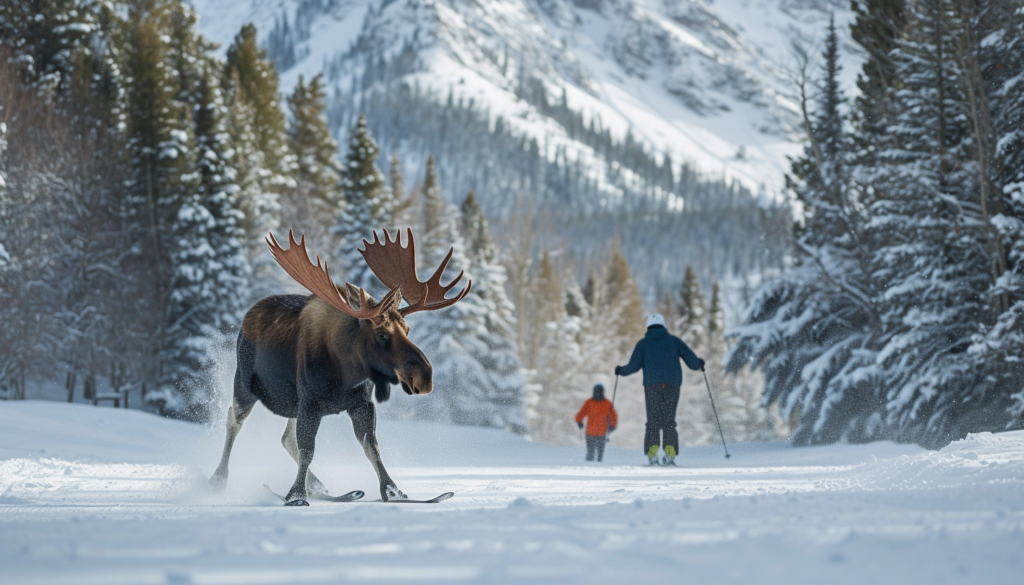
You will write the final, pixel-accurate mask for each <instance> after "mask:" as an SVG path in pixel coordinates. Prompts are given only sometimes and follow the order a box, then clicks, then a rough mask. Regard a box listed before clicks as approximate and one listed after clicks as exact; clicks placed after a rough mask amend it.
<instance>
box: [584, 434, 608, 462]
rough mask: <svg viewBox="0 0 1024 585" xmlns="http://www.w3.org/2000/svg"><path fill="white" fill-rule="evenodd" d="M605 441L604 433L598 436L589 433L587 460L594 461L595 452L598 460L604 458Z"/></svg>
mask: <svg viewBox="0 0 1024 585" xmlns="http://www.w3.org/2000/svg"><path fill="white" fill-rule="evenodd" d="M605 442H606V441H605V438H604V435H599V436H597V437H591V436H590V435H587V461H593V460H594V454H595V453H596V454H597V460H598V461H600V460H602V459H604V444H605Z"/></svg>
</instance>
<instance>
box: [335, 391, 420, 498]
mask: <svg viewBox="0 0 1024 585" xmlns="http://www.w3.org/2000/svg"><path fill="white" fill-rule="evenodd" d="M348 415H349V418H351V419H352V430H354V431H355V433H356V440H358V441H359V444H360V445H362V446H363V453H365V454H366V458H367V459H369V460H370V463H371V464H372V465H373V469H374V471H376V472H377V479H378V480H379V481H380V499H382V500H384V501H385V502H386V501H388V500H392V499H398V500H404V499H405V498H406V497H407V496H406V495H405V494H404V493H402V490H400V489H398V486H397V485H395V481H394V480H393V479H391V476H390V475H388V471H387V470H386V469H384V463H383V462H382V461H381V460H380V447H379V446H378V445H377V429H376V427H377V412H376V409H375V408H374V406H373V403H372V402H366V403H364V404H362V405H360V406H358V407H356V408H353V409H351V410H349V411H348Z"/></svg>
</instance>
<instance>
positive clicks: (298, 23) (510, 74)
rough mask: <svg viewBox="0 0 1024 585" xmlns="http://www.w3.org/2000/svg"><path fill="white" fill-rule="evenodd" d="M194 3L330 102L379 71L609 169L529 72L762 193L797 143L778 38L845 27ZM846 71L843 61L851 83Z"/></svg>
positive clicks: (808, 9)
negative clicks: (313, 82) (323, 79)
mask: <svg viewBox="0 0 1024 585" xmlns="http://www.w3.org/2000/svg"><path fill="white" fill-rule="evenodd" d="M193 3H194V5H195V6H196V8H197V10H198V12H199V14H200V16H201V19H202V20H201V28H202V30H203V32H204V34H205V35H206V36H208V37H209V38H211V39H212V40H214V41H217V42H219V43H221V44H222V45H223V46H226V45H227V44H228V43H230V41H231V39H232V38H233V36H234V35H235V33H236V32H237V31H238V29H239V27H240V26H241V25H242V24H244V23H246V22H254V23H255V24H256V25H257V27H258V29H259V31H260V37H261V39H264V40H265V41H264V42H265V43H266V44H267V46H268V47H269V48H270V52H271V56H272V57H273V58H275V60H276V61H277V62H278V64H279V66H280V68H281V69H282V87H283V89H284V90H285V91H287V89H288V88H289V87H290V86H292V85H293V84H294V83H295V82H296V80H297V79H298V77H299V76H300V75H303V76H305V77H306V78H309V77H310V76H312V75H315V74H317V73H320V72H325V73H326V74H327V79H328V81H329V87H332V88H333V89H334V91H335V92H336V93H337V94H342V93H346V92H350V93H354V90H355V88H356V87H357V86H360V87H365V80H366V79H367V77H368V76H372V75H374V74H375V71H374V69H376V68H379V67H381V66H382V64H385V63H386V64H387V66H388V67H389V68H390V71H391V74H390V75H391V77H390V78H389V79H388V80H387V81H388V82H391V81H394V80H395V79H396V78H398V79H401V81H403V82H405V83H408V84H409V85H410V86H417V85H418V87H419V88H420V89H421V90H422V91H424V92H427V93H432V94H434V95H436V96H442V97H446V96H449V95H450V96H453V98H454V99H456V100H458V99H461V100H463V101H464V102H467V103H468V102H469V100H474V103H476V104H478V105H481V106H482V107H483V108H485V109H486V110H487V111H488V112H489V115H490V116H492V117H497V116H501V117H502V118H503V120H504V121H505V123H506V124H508V125H509V126H511V130H512V131H513V132H516V133H519V134H520V135H524V136H530V137H533V138H535V139H537V140H538V142H540V143H541V144H543V145H544V150H545V152H551V153H555V152H562V153H563V155H565V156H567V158H568V159H569V160H578V161H582V162H583V163H584V166H585V167H587V168H590V169H596V168H598V167H601V166H603V164H602V163H607V161H604V160H602V155H601V154H599V153H598V152H597V151H595V150H594V149H593V148H592V147H591V146H588V145H587V144H585V143H584V142H583V141H580V140H578V139H577V138H575V137H573V136H572V132H571V131H570V130H568V129H567V128H566V127H565V124H560V123H558V122H557V121H555V120H553V119H552V118H551V117H550V116H549V115H546V114H545V113H544V112H543V111H542V110H543V108H538V107H536V104H535V103H531V102H530V100H526V99H522V95H521V94H522V92H521V89H522V87H523V83H524V78H528V80H529V81H530V82H531V83H536V82H540V84H541V85H542V86H543V88H544V89H545V90H546V94H547V95H548V96H550V97H551V98H552V99H558V98H561V99H563V100H564V103H565V104H566V105H567V106H568V107H569V108H570V109H571V110H573V111H575V112H579V113H580V114H582V116H583V119H584V120H585V122H586V123H590V122H595V123H597V124H598V125H599V126H600V127H602V128H605V129H608V130H610V131H611V133H612V135H613V136H614V137H615V138H616V139H617V140H623V139H624V137H625V136H626V134H627V132H630V133H631V134H632V137H633V138H635V139H638V140H640V141H641V142H643V143H644V144H645V145H647V146H648V147H649V148H651V150H652V151H653V152H658V153H668V154H670V155H671V158H672V160H673V161H676V162H677V163H678V162H688V163H689V164H690V166H691V167H693V168H695V169H697V170H699V171H701V172H703V173H705V174H708V175H713V176H719V177H721V176H724V177H726V178H730V179H736V180H738V181H740V182H741V183H742V184H744V185H745V186H747V187H748V188H749V189H750V190H752V191H757V190H759V189H761V188H762V187H763V188H765V189H766V190H767V191H768V192H778V191H779V190H780V188H781V185H782V177H783V172H784V171H785V170H786V168H787V166H788V165H787V162H786V156H787V155H788V154H792V153H794V152H795V151H796V149H797V147H796V146H795V145H794V144H793V143H792V142H790V140H789V139H790V138H791V137H792V136H793V135H794V130H795V128H796V123H797V119H798V117H797V105H796V101H795V99H794V95H793V94H794V91H793V84H792V81H791V79H790V75H791V73H790V70H791V68H792V59H791V52H790V43H791V41H793V40H803V41H804V42H805V43H806V44H808V45H811V46H813V41H814V39H817V38H821V37H822V36H823V31H824V28H825V26H826V23H827V21H828V15H829V13H830V12H832V11H834V12H835V15H836V20H837V24H839V25H840V29H841V30H843V31H845V28H846V27H845V26H843V25H844V24H845V23H846V22H847V21H848V19H849V18H850V13H849V4H848V2H846V1H845V0H251V1H248V2H245V1H241V2H224V1H223V0H193ZM855 68H856V67H855V66H854V65H853V64H852V63H849V62H848V63H847V67H846V78H847V81H848V82H850V81H852V78H853V74H854V70H855ZM361 84H362V85H361ZM848 85H852V83H848ZM338 130H342V129H338ZM342 134H343V132H342ZM552 156H554V154H552ZM658 156H660V155H658ZM593 175H594V178H595V179H596V180H598V181H602V180H604V179H602V176H603V175H604V173H602V172H597V171H594V172H593ZM627 179H628V177H627Z"/></svg>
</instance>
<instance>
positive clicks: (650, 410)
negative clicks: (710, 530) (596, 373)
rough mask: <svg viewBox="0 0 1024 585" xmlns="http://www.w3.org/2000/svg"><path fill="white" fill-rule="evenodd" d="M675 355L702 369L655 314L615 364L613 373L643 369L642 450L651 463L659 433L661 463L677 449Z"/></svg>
mask: <svg viewBox="0 0 1024 585" xmlns="http://www.w3.org/2000/svg"><path fill="white" fill-rule="evenodd" d="M679 358H682V359H683V361H684V362H686V366H687V367H688V368H690V369H691V370H703V369H704V360H702V359H701V358H699V357H697V355H696V354H695V353H693V350H691V349H690V348H689V347H688V346H687V345H686V344H685V343H683V340H682V339H679V338H678V337H675V336H674V335H670V334H669V332H668V329H665V318H664V317H662V316H661V315H659V314H657V313H655V314H653V315H651V316H650V317H648V318H647V335H645V336H644V338H643V339H641V340H640V341H639V342H637V344H636V348H635V349H633V356H632V357H630V358H629V363H628V364H626V365H624V366H616V367H615V375H616V376H629V375H631V374H635V373H636V372H637V371H639V370H641V369H643V371H644V401H645V402H646V405H647V432H646V433H645V434H644V452H645V453H647V460H648V462H649V463H650V464H651V465H657V464H658V447H659V445H658V443H659V434H663V435H664V436H663V437H661V438H660V441H661V442H662V444H663V445H664V449H665V461H664V464H665V465H675V458H676V454H677V453H678V452H679V433H678V432H677V431H676V407H677V406H678V405H679V387H680V386H682V384H683V369H682V368H681V367H680V366H679Z"/></svg>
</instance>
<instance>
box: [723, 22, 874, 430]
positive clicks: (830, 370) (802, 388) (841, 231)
mask: <svg viewBox="0 0 1024 585" xmlns="http://www.w3.org/2000/svg"><path fill="white" fill-rule="evenodd" d="M838 56H839V55H838V38H837V35H836V32H835V27H834V24H831V23H830V25H829V28H828V31H827V36H826V43H825V51H824V53H823V60H824V67H823V73H824V76H825V78H826V79H825V81H824V82H823V83H821V84H820V87H821V91H820V92H819V94H818V97H817V99H816V100H814V101H815V103H816V104H817V108H816V109H813V110H812V107H811V99H812V97H813V96H812V94H811V92H810V85H811V84H810V81H809V80H808V78H807V77H808V66H807V64H806V63H804V66H803V68H802V69H801V73H802V75H801V79H800V83H799V85H798V90H799V92H800V97H801V106H802V114H803V121H804V130H805V133H806V137H807V141H808V144H807V145H806V146H805V148H804V153H803V155H802V156H801V157H799V158H797V159H795V160H794V161H793V163H792V169H791V175H789V176H788V177H787V186H788V188H789V189H790V190H791V191H792V192H793V194H794V195H795V196H796V198H797V200H798V201H799V202H800V203H801V207H802V210H803V214H802V217H801V218H800V220H801V222H800V224H799V225H798V228H797V230H796V234H795V236H796V239H795V244H796V248H797V249H796V252H797V254H796V263H795V265H794V266H792V267H791V268H789V269H787V270H786V271H784V272H783V273H782V274H780V275H778V276H776V277H775V278H773V279H771V280H769V281H767V282H766V283H765V284H763V285H762V286H761V288H760V289H759V290H758V291H757V293H756V294H755V295H754V297H753V299H752V300H751V302H750V305H749V307H748V309H747V314H746V316H745V317H744V322H743V324H742V325H741V326H739V327H737V328H736V329H735V330H734V331H733V334H732V336H733V337H734V338H735V339H736V344H735V346H734V347H733V348H732V349H731V351H730V352H729V355H728V357H727V366H728V370H729V371H730V372H732V373H736V372H740V371H741V370H742V369H743V368H744V367H746V366H750V367H752V368H759V369H761V370H762V372H763V373H764V378H765V393H766V403H767V404H778V405H779V408H780V411H781V413H782V416H783V417H784V418H787V419H788V418H790V416H791V415H794V413H799V417H800V419H799V420H800V426H799V428H798V429H797V430H796V432H795V433H794V435H793V440H794V441H795V442H796V443H798V444H805V443H813V442H833V441H837V440H839V439H841V438H847V439H849V440H868V439H872V438H877V437H879V436H881V435H880V433H881V431H882V417H883V415H884V406H883V404H884V399H883V398H882V394H883V393H884V391H883V389H882V381H881V380H880V379H879V377H878V373H877V371H876V367H875V355H876V351H877V347H878V344H879V342H878V338H879V336H880V335H881V321H880V318H879V311H878V310H877V309H876V306H875V291H874V289H873V280H872V278H871V274H870V258H869V256H868V254H869V252H870V247H869V245H868V242H867V240H866V236H865V235H864V227H863V224H864V222H865V217H864V212H863V210H862V206H863V202H860V201H858V199H857V197H858V195H857V194H856V192H855V191H854V190H853V188H852V187H851V186H850V185H849V184H848V183H849V181H848V179H847V178H848V177H849V175H850V173H848V172H846V171H845V169H846V168H847V164H846V161H847V160H848V159H849V158H850V156H851V154H850V146H849V139H848V138H847V137H846V135H845V132H844V130H843V124H842V123H836V122H834V121H835V120H842V119H843V113H842V110H841V109H840V106H841V104H842V103H843V99H842V97H841V96H839V95H836V94H837V93H838V91H839V86H838V83H836V80H835V77H836V76H837V75H838V73H839V71H840V69H839V66H838ZM858 180H860V181H861V182H860V184H862V185H870V180H867V179H863V180H862V179H858Z"/></svg>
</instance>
